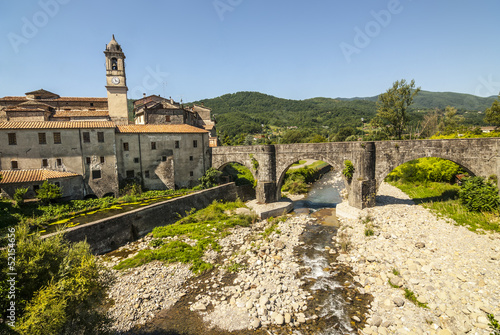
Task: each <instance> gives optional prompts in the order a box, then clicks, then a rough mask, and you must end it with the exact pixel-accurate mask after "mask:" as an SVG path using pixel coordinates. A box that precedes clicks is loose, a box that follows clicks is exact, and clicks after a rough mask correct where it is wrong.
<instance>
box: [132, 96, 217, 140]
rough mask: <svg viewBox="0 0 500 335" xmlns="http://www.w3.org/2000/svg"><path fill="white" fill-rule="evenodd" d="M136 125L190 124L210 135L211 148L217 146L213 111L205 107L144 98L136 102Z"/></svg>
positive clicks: (169, 100)
mask: <svg viewBox="0 0 500 335" xmlns="http://www.w3.org/2000/svg"><path fill="white" fill-rule="evenodd" d="M134 119H135V124H188V125H191V126H193V127H198V128H202V129H205V130H207V131H208V132H209V133H210V146H217V133H216V130H215V121H213V120H212V110H211V109H210V108H207V107H205V106H197V105H193V106H190V107H189V106H187V107H185V106H183V105H182V103H178V102H176V101H174V100H173V99H172V98H169V99H165V98H162V97H160V96H157V95H150V96H147V97H146V96H144V97H143V98H142V99H139V100H136V101H135V102H134Z"/></svg>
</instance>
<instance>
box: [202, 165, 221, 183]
mask: <svg viewBox="0 0 500 335" xmlns="http://www.w3.org/2000/svg"><path fill="white" fill-rule="evenodd" d="M221 174H222V172H221V171H219V170H217V169H214V168H213V167H211V168H209V169H208V170H207V171H205V174H204V175H203V176H201V178H200V179H198V181H199V182H200V184H201V187H202V188H210V187H214V186H217V184H218V182H219V177H220V175H221Z"/></svg>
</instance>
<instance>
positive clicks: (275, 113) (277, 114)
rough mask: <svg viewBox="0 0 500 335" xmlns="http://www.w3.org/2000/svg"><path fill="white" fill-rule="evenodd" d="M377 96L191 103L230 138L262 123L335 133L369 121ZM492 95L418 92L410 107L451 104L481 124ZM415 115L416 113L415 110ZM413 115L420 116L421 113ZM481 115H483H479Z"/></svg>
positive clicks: (241, 97)
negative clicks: (209, 114) (207, 110)
mask: <svg viewBox="0 0 500 335" xmlns="http://www.w3.org/2000/svg"><path fill="white" fill-rule="evenodd" d="M376 100H377V97H368V98H354V99H344V98H337V99H331V98H312V99H307V100H289V99H282V98H277V97H274V96H271V95H267V94H262V93H258V92H237V93H232V94H225V95H222V96H220V97H217V98H213V99H204V100H200V101H196V102H194V103H196V104H201V103H204V105H205V106H207V107H209V108H211V109H212V111H213V112H212V114H213V115H214V117H215V118H216V120H217V126H218V129H219V131H221V132H223V133H225V134H227V135H228V136H230V137H234V136H237V135H240V134H244V133H247V134H255V133H260V132H261V131H262V125H266V126H271V127H279V128H285V127H299V128H301V129H319V128H322V129H328V131H329V132H337V131H338V130H339V129H341V128H343V127H346V126H351V127H357V126H360V125H361V124H362V121H361V118H363V119H364V121H365V122H367V121H370V120H371V119H372V118H373V117H374V116H375V114H376V108H377V107H376ZM494 100H495V97H489V98H481V97H476V96H473V95H469V94H460V93H451V92H444V93H438V92H428V91H421V92H420V93H419V94H418V95H417V96H416V98H415V101H414V104H413V106H412V107H413V108H412V109H414V110H419V109H424V110H433V109H435V108H439V109H444V108H445V107H446V106H453V107H456V108H457V109H458V110H459V113H460V114H465V112H466V111H475V112H476V113H474V117H472V115H471V114H472V113H469V114H468V115H467V117H466V119H467V123H470V124H475V125H481V124H482V117H483V116H481V114H478V113H477V111H484V110H485V109H486V108H488V107H490V106H491V104H492V102H493V101H494ZM416 114H417V113H416ZM418 114H420V115H419V116H416V117H417V118H419V117H422V115H421V113H418ZM483 115H484V114H483Z"/></svg>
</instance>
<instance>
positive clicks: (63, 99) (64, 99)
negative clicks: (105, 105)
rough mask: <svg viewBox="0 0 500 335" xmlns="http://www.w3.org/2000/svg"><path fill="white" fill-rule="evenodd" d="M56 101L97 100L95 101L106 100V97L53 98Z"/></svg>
mask: <svg viewBox="0 0 500 335" xmlns="http://www.w3.org/2000/svg"><path fill="white" fill-rule="evenodd" d="M54 100H57V101H97V102H108V98H77V97H61V98H59V99H54Z"/></svg>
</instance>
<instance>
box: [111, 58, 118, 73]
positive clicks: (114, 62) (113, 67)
mask: <svg viewBox="0 0 500 335" xmlns="http://www.w3.org/2000/svg"><path fill="white" fill-rule="evenodd" d="M111 70H118V60H117V59H116V58H114V57H113V58H111Z"/></svg>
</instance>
